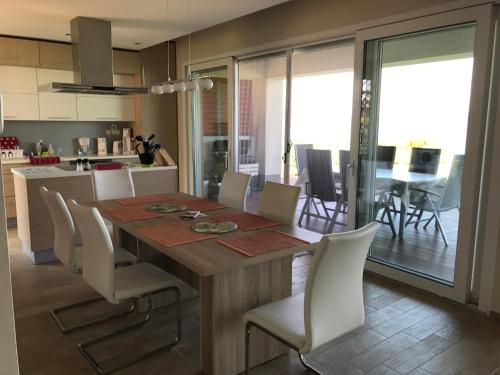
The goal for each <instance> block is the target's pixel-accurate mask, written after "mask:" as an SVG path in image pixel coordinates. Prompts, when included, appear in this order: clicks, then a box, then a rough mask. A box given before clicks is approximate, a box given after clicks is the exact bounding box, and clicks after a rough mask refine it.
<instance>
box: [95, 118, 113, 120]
mask: <svg viewBox="0 0 500 375" xmlns="http://www.w3.org/2000/svg"><path fill="white" fill-rule="evenodd" d="M96 119H97V120H118V117H96Z"/></svg>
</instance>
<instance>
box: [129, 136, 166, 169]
mask: <svg viewBox="0 0 500 375" xmlns="http://www.w3.org/2000/svg"><path fill="white" fill-rule="evenodd" d="M154 138H155V135H154V134H151V135H150V136H149V137H148V138H144V137H143V136H142V135H138V136H136V137H135V140H136V144H135V151H137V154H138V155H139V160H140V161H141V164H142V166H143V167H152V166H153V163H154V161H155V154H156V152H157V151H158V150H159V149H160V148H161V145H160V144H158V143H156V144H155V143H154Z"/></svg>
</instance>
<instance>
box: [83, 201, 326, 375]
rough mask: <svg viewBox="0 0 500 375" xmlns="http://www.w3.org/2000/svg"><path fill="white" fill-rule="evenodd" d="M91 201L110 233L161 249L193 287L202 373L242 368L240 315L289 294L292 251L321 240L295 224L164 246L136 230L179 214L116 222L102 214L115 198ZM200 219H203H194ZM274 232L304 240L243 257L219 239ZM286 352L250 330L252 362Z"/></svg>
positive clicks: (213, 213) (222, 374) (235, 371)
mask: <svg viewBox="0 0 500 375" xmlns="http://www.w3.org/2000/svg"><path fill="white" fill-rule="evenodd" d="M194 198H195V197H193V196H191V195H188V194H183V193H173V194H169V199H173V200H175V201H182V200H192V199H194ZM92 205H93V206H95V207H96V208H97V209H98V210H99V211H100V212H101V213H102V214H103V216H104V217H105V218H106V219H107V220H109V221H111V222H112V223H113V227H114V228H115V233H118V234H117V236H118V237H116V236H115V238H117V240H119V239H120V238H123V236H124V235H126V236H127V237H132V238H135V239H136V241H137V243H141V245H142V246H144V245H145V246H148V247H150V248H152V249H154V250H155V251H158V252H160V253H161V254H163V256H164V257H167V258H168V260H169V264H170V265H171V267H169V269H167V271H169V272H170V273H172V274H174V275H176V276H177V277H179V278H180V279H182V280H183V281H185V282H187V283H188V284H189V285H191V286H192V287H194V288H195V289H197V290H198V292H199V298H200V343H201V349H200V350H201V352H200V353H201V370H202V372H203V373H205V374H217V375H226V374H227V375H234V374H238V373H240V372H242V371H243V370H244V353H245V352H244V323H243V314H244V313H246V312H247V311H249V310H251V309H253V308H256V307H258V306H261V305H264V304H267V303H269V302H272V301H276V300H280V299H282V298H285V297H288V296H290V295H291V290H292V261H293V256H294V254H296V253H299V252H303V251H305V250H314V249H315V248H316V246H317V244H318V243H319V241H320V239H321V235H320V234H318V233H315V232H311V231H308V230H305V229H302V228H299V227H296V226H289V225H279V226H274V227H267V228H260V229H256V230H252V231H241V230H236V231H234V232H231V233H225V234H220V235H218V236H217V237H216V238H211V239H206V240H203V241H198V242H192V243H189V244H184V245H179V246H172V247H166V246H164V245H162V244H161V243H159V242H156V241H155V240H153V239H151V238H150V237H148V236H145V235H143V234H141V232H140V230H141V228H144V227H149V226H153V225H157V224H167V223H175V222H179V221H182V219H181V218H180V215H181V212H177V213H169V214H165V215H163V216H162V217H159V218H152V219H146V220H138V221H132V222H121V221H119V220H117V219H114V218H113V217H112V216H109V215H107V214H106V212H107V211H106V209H110V208H116V207H123V206H121V205H120V204H118V203H116V202H115V201H96V202H92ZM143 206H148V204H145V205H143ZM238 212H240V211H239V210H236V209H233V208H229V207H225V208H221V209H216V210H212V211H207V212H206V214H208V215H209V216H210V217H211V218H216V217H217V216H218V215H223V214H224V215H225V214H231V213H238ZM204 219H206V218H201V219H197V220H204ZM275 230H278V231H280V232H282V233H286V234H289V235H291V236H293V237H296V238H298V239H301V240H303V241H306V242H307V243H305V242H304V243H301V244H299V245H297V246H292V247H289V248H285V249H282V250H278V251H271V252H267V253H265V254H262V255H257V256H246V255H243V254H241V253H239V252H237V251H235V250H232V249H231V248H228V247H226V246H224V245H222V244H221V243H219V242H218V240H221V239H228V238H231V237H238V236H245V235H249V234H252V233H258V232H263V231H275ZM122 245H123V244H122ZM124 247H125V246H124ZM131 250H134V249H131ZM287 350H288V348H287V347H286V346H284V345H283V344H281V343H279V342H278V341H276V340H274V339H273V338H271V337H270V336H268V335H265V334H262V333H260V332H257V331H256V332H255V333H252V340H251V353H252V356H251V358H252V361H251V366H256V365H258V364H260V363H263V362H266V361H268V360H270V359H273V358H275V357H277V356H280V355H282V354H284V353H286V352H287Z"/></svg>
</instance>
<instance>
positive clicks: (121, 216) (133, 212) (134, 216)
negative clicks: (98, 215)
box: [101, 207, 163, 223]
mask: <svg viewBox="0 0 500 375" xmlns="http://www.w3.org/2000/svg"><path fill="white" fill-rule="evenodd" d="M101 212H102V214H103V215H104V216H107V217H109V218H111V219H115V220H118V221H121V222H122V223H127V222H129V221H138V220H145V219H153V218H155V217H162V216H163V214H161V213H159V212H153V211H148V210H146V209H144V208H142V207H119V208H107V209H104V210H101Z"/></svg>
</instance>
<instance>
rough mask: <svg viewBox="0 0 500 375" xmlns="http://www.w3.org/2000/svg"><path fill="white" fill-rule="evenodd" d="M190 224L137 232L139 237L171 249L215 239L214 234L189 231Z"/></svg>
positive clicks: (168, 225)
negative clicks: (142, 236) (149, 239)
mask: <svg viewBox="0 0 500 375" xmlns="http://www.w3.org/2000/svg"><path fill="white" fill-rule="evenodd" d="M191 226H192V223H185V222H181V223H170V224H159V225H154V226H151V227H146V228H142V229H140V230H139V234H140V235H144V236H146V237H149V238H151V239H153V240H155V241H156V242H159V243H160V244H162V245H163V246H166V247H173V246H179V245H184V244H188V243H191V242H198V241H202V240H207V239H210V238H214V237H217V235H215V234H210V233H198V232H194V231H193V230H192V229H191Z"/></svg>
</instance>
